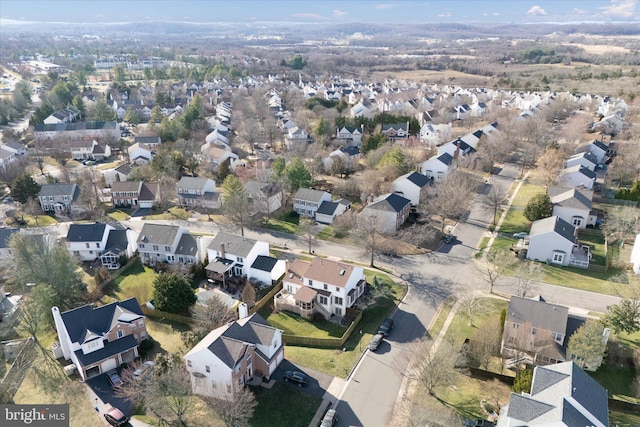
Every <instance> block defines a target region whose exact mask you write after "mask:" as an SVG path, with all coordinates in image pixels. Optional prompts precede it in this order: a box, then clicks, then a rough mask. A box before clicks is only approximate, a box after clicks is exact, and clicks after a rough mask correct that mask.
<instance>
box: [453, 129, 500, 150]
mask: <svg viewBox="0 0 640 427" xmlns="http://www.w3.org/2000/svg"><path fill="white" fill-rule="evenodd" d="M488 126H490V125H488ZM491 129H494V128H491ZM484 134H485V131H484V130H482V129H478V130H477V131H475V132H470V133H467V134H465V135H464V136H461V137H460V138H458V139H459V140H460V141H462V142H464V143H466V144H467V145H469V146H470V147H471V148H472V149H473V150H474V152H475V150H476V149H477V148H478V144H479V143H480V140H481V139H482V136H483V135H484Z"/></svg>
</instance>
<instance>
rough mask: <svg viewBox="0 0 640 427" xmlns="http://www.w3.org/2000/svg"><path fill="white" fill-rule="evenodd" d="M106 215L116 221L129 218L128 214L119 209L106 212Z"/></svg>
mask: <svg viewBox="0 0 640 427" xmlns="http://www.w3.org/2000/svg"><path fill="white" fill-rule="evenodd" d="M107 216H108V217H110V218H112V219H114V220H116V221H126V220H128V219H129V214H127V213H126V212H122V211H121V210H120V209H116V210H114V211H112V212H109V213H107Z"/></svg>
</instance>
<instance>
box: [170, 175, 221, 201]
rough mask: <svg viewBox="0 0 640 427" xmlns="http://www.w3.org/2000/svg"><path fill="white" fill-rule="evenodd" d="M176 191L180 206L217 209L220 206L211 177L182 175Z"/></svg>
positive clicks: (214, 183)
mask: <svg viewBox="0 0 640 427" xmlns="http://www.w3.org/2000/svg"><path fill="white" fill-rule="evenodd" d="M177 191H178V201H179V202H180V205H181V206H184V207H189V208H205V209H218V208H219V207H220V206H221V201H220V195H219V194H218V193H217V192H216V182H215V181H214V180H212V179H209V178H202V177H192V176H183V177H182V178H180V181H179V182H178V185H177Z"/></svg>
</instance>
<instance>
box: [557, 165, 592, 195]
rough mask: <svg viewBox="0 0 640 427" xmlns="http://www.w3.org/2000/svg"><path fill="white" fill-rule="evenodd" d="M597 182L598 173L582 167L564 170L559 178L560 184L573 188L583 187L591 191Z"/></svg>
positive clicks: (577, 166) (576, 166)
mask: <svg viewBox="0 0 640 427" xmlns="http://www.w3.org/2000/svg"><path fill="white" fill-rule="evenodd" d="M595 182H596V173H595V172H593V171H591V170H589V169H587V168H585V167H584V166H581V165H575V166H572V167H570V168H566V169H563V170H562V171H561V172H560V175H559V177H558V184H560V185H562V186H564V187H571V188H577V187H583V188H586V189H587V190H591V189H593V185H594V184H595Z"/></svg>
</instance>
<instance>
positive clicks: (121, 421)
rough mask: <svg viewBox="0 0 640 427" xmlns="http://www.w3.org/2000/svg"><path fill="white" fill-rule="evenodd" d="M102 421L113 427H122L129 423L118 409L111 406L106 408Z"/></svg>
mask: <svg viewBox="0 0 640 427" xmlns="http://www.w3.org/2000/svg"><path fill="white" fill-rule="evenodd" d="M104 419H105V420H107V422H108V423H109V424H111V425H112V426H115V427H120V426H123V425H125V424H127V423H128V422H129V419H128V418H127V416H126V415H125V414H123V413H122V411H121V410H120V409H118V408H114V407H113V406H108V407H107V410H106V411H105V413H104Z"/></svg>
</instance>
